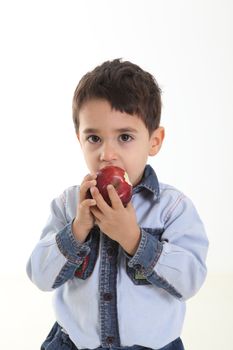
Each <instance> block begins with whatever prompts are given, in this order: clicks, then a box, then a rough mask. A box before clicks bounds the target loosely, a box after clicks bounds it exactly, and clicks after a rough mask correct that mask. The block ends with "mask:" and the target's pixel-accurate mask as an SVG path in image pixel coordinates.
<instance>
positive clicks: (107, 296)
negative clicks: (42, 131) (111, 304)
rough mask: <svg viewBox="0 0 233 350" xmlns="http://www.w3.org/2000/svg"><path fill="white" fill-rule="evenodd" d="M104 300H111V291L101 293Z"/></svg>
mask: <svg viewBox="0 0 233 350" xmlns="http://www.w3.org/2000/svg"><path fill="white" fill-rule="evenodd" d="M103 298H104V301H111V300H112V294H111V293H104V294H103Z"/></svg>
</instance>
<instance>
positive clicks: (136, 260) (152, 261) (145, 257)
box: [126, 228, 163, 277]
mask: <svg viewBox="0 0 233 350" xmlns="http://www.w3.org/2000/svg"><path fill="white" fill-rule="evenodd" d="M162 250H163V243H162V242H160V241H159V240H158V238H156V237H154V236H153V235H151V234H149V233H147V232H146V231H145V230H144V229H142V228H141V240H140V243H139V246H138V249H137V251H136V253H135V254H134V255H133V257H131V256H129V255H127V254H126V255H127V257H128V258H129V261H128V266H129V267H131V268H134V269H135V270H137V271H139V272H140V273H141V274H142V275H144V276H145V277H146V276H149V275H151V274H152V273H153V269H154V267H155V265H156V263H157V261H158V259H159V257H160V255H161V253H162Z"/></svg>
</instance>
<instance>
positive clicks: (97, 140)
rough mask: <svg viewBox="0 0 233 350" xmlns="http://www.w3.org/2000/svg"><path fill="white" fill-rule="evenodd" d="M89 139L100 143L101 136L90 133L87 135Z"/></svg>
mask: <svg viewBox="0 0 233 350" xmlns="http://www.w3.org/2000/svg"><path fill="white" fill-rule="evenodd" d="M87 141H89V142H90V143H98V142H100V141H101V140H100V137H99V136H97V135H90V136H88V137H87Z"/></svg>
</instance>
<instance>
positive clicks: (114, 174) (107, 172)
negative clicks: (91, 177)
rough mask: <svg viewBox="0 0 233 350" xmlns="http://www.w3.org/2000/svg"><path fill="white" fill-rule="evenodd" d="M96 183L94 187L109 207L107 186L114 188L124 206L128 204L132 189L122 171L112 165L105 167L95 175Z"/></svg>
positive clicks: (126, 175) (124, 172)
mask: <svg viewBox="0 0 233 350" xmlns="http://www.w3.org/2000/svg"><path fill="white" fill-rule="evenodd" d="M96 182H97V185H96V187H97V188H98V189H99V191H100V193H101V194H102V196H103V198H104V200H105V201H106V202H107V203H108V204H109V205H111V201H110V198H109V196H108V190H107V186H108V185H109V184H111V185H113V186H114V187H115V189H116V191H117V193H118V196H119V197H120V199H121V201H122V203H123V205H124V206H126V205H127V204H128V203H129V202H130V200H131V197H132V189H133V187H132V185H131V183H130V181H129V177H128V174H127V173H126V171H125V170H124V169H122V168H119V167H116V166H112V165H109V166H106V167H105V168H103V169H101V170H100V171H99V172H98V173H97V178H96Z"/></svg>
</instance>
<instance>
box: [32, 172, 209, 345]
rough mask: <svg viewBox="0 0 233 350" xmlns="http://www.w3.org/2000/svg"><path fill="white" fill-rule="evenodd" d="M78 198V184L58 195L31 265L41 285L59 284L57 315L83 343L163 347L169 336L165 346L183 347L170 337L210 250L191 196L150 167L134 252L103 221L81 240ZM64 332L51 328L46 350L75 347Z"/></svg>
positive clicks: (137, 194) (138, 199)
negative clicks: (75, 227) (76, 230)
mask: <svg viewBox="0 0 233 350" xmlns="http://www.w3.org/2000/svg"><path fill="white" fill-rule="evenodd" d="M78 201H79V187H78V186H72V187H70V188H68V189H66V190H65V191H64V193H63V194H62V195H61V196H60V197H58V198H56V199H55V200H53V202H52V205H51V215H50V217H49V220H48V222H47V224H46V226H45V228H44V230H43V232H42V235H41V239H40V241H39V242H38V243H37V245H36V247H35V249H34V250H33V252H32V255H31V257H30V260H29V262H28V265H27V272H28V275H29V277H30V278H31V280H32V281H33V282H34V283H35V284H36V285H37V286H38V287H39V288H40V289H42V290H45V291H51V290H54V291H55V297H54V309H55V315H56V320H57V322H58V323H59V324H61V325H62V326H63V327H64V329H65V330H66V333H67V334H69V337H70V339H72V342H73V343H74V344H75V346H76V347H77V348H79V349H85V348H88V349H95V348H98V347H99V346H102V348H106V349H108V348H114V349H118V348H119V349H122V348H124V349H129V348H130V349H131V348H132V347H133V346H134V344H141V345H143V346H144V347H145V348H148V349H150V348H151V349H163V346H164V344H168V343H169V347H164V350H165V349H182V347H181V343H180V340H176V341H173V342H171V341H172V340H173V339H176V338H179V336H180V334H181V331H182V327H183V321H184V316H185V308H186V303H185V301H186V300H187V299H188V298H190V297H192V296H193V295H195V293H196V292H197V291H198V290H199V288H200V287H201V285H202V284H203V282H204V280H205V276H206V265H205V259H206V254H207V249H208V239H207V237H206V234H205V229H204V226H203V223H202V221H201V219H200V217H199V215H198V213H197V211H196V209H195V207H194V205H193V204H192V202H191V201H190V199H189V198H187V197H186V196H185V195H184V194H183V193H182V192H180V191H178V190H177V189H175V188H174V187H172V186H170V185H166V184H162V183H159V182H158V179H157V177H156V174H155V172H154V170H153V169H152V168H151V167H150V166H146V168H145V171H144V175H143V179H142V181H141V183H140V184H139V185H138V186H136V187H135V188H134V189H133V197H132V201H131V202H132V205H133V207H134V209H135V213H136V216H137V222H138V225H139V227H140V230H141V239H140V243H139V246H138V249H137V251H136V253H135V254H134V255H133V256H129V255H128V254H126V252H124V251H123V249H122V247H121V246H119V245H118V243H117V242H115V241H112V240H111V239H110V238H109V237H108V235H107V234H106V233H103V232H101V231H100V229H99V228H98V227H97V226H94V227H93V228H92V230H91V231H90V233H89V235H88V237H87V240H86V241H85V242H84V243H83V244H81V243H80V242H78V241H77V240H75V237H74V235H73V233H72V221H73V219H74V217H75V215H76V208H77V205H78ZM120 229H121V227H120V226H119V230H120ZM54 332H55V333H54ZM56 332H58V334H57V333H56ZM60 333H61V332H60ZM60 333H59V330H58V329H55V330H53V332H52V333H51V334H50V338H51V339H50V338H49V339H47V343H46V342H45V343H44V349H46V350H47V349H48V350H53V349H55V348H56V349H59V346H60V347H61V346H63V348H64V349H67V346H70V348H71V349H72V347H71V346H73V345H70V344H72V343H70V342H69V340H67V339H69V337H68V336H67V334H66V333H64V332H62V333H61V335H59V334H60ZM56 334H57V335H56ZM55 335H56V336H55ZM59 342H60V343H59ZM67 342H68V343H67ZM54 344H55V345H54ZM58 344H60V345H58ZM46 346H48V347H47V348H46ZM65 346H66V347H65ZM141 348H142V347H141ZM137 349H138V350H139V349H140V347H137V348H135V347H133V350H137Z"/></svg>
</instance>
